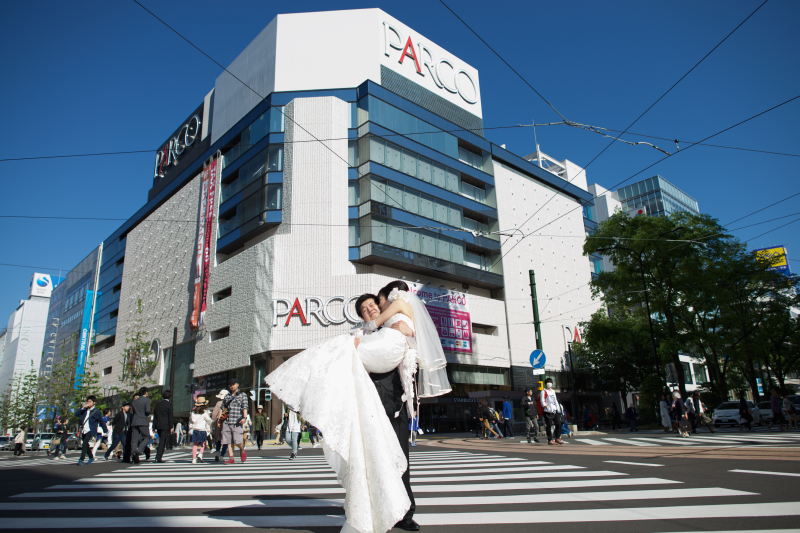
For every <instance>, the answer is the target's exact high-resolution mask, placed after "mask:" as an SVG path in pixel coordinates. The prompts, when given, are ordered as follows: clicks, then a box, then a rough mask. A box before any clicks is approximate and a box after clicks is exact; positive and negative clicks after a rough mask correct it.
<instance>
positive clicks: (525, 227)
mask: <svg viewBox="0 0 800 533" xmlns="http://www.w3.org/2000/svg"><path fill="white" fill-rule="evenodd" d="M310 34H311V35H314V36H315V39H313V41H312V40H309V39H306V38H304V37H303V36H304V35H310ZM331 50H335V51H336V57H337V58H346V60H343V61H338V60H332V58H331V55H330V53H329V51H331ZM228 70H229V71H230V72H231V73H232V74H234V75H235V76H236V77H237V78H239V80H241V81H238V80H236V79H235V78H233V77H232V76H231V75H230V74H229V73H227V72H225V73H223V74H222V75H220V77H219V78H218V79H217V80H216V83H215V86H214V87H213V89H212V90H211V91H210V92H208V93H207V94H206V96H205V98H204V99H203V101H202V103H200V104H199V105H198V106H197V107H196V109H195V111H194V112H193V113H192V114H190V115H189V116H188V118H187V119H186V121H184V122H183V123H182V124H181V125H180V127H179V128H178V129H177V130H176V131H175V133H174V134H173V135H172V136H170V137H169V138H168V139H167V141H165V143H164V146H163V148H162V149H161V150H160V151H159V152H158V155H157V156H156V161H155V165H154V177H153V188H152V189H151V190H150V192H149V194H148V202H147V203H146V204H145V206H143V207H142V209H141V210H140V211H139V212H138V213H136V215H134V216H133V217H132V218H131V219H130V220H129V221H128V222H126V223H125V224H123V225H122V226H121V227H120V228H119V229H118V230H117V231H116V232H114V234H112V235H111V236H110V237H109V239H107V240H106V241H104V243H103V253H102V259H101V262H100V272H99V280H100V282H99V290H100V291H101V293H102V299H101V300H102V303H101V304H100V308H99V309H98V310H97V312H96V315H97V320H96V327H95V331H96V334H97V335H96V347H95V353H96V357H95V358H94V359H95V361H96V363H97V370H98V371H99V372H100V374H101V376H102V377H101V385H112V386H113V385H116V384H118V383H119V380H120V378H121V375H122V369H123V366H124V365H123V362H124V360H123V352H124V348H125V345H126V342H125V339H126V335H128V334H129V333H130V332H131V331H133V330H134V328H136V327H139V328H141V329H142V330H144V331H146V332H147V336H148V338H151V339H152V340H153V346H154V352H153V354H152V355H151V358H152V359H154V360H156V361H157V362H158V365H157V367H156V369H155V370H154V372H153V379H154V381H155V382H156V383H158V384H159V385H161V386H163V387H164V388H171V389H172V390H173V393H174V401H175V405H176V412H177V413H179V414H180V413H185V412H186V411H188V408H189V400H190V396H191V394H192V393H193V392H196V391H197V390H200V391H203V393H204V394H205V395H206V396H207V397H208V395H210V394H213V393H214V392H215V391H216V390H218V389H219V388H221V387H224V386H225V384H226V382H227V380H228V378H229V377H231V376H237V377H238V378H239V380H240V383H242V384H243V387H244V388H250V387H254V386H257V384H258V383H259V382H260V380H263V377H264V376H265V375H266V374H267V373H269V372H270V371H272V370H273V369H275V368H276V367H277V366H278V365H280V364H281V363H282V362H283V361H284V360H285V359H286V358H289V357H291V356H292V355H294V354H296V353H298V352H299V351H302V350H303V349H305V348H308V347H310V346H312V345H314V344H316V343H319V342H321V341H323V340H325V339H327V338H329V337H331V336H333V335H337V334H342V333H347V332H348V331H349V330H350V329H351V328H352V327H353V326H354V325H355V324H357V323H358V322H359V320H360V318H359V317H358V316H356V314H355V310H354V309H353V302H354V300H355V298H357V297H358V296H359V295H361V294H362V293H375V292H377V291H378V289H380V288H381V287H382V286H384V285H385V284H387V283H388V282H390V281H393V280H396V279H403V280H405V281H406V282H407V283H408V284H409V285H410V286H411V287H412V288H413V290H418V291H421V293H423V294H427V295H428V298H427V299H428V300H429V309H430V308H431V306H432V307H437V306H438V307H440V308H441V309H437V310H434V311H433V312H432V315H434V316H435V318H436V319H437V320H440V323H439V325H440V329H441V336H442V342H443V346H444V347H445V350H446V355H447V358H448V363H449V372H450V378H451V381H452V382H453V388H454V391H453V393H452V394H451V395H448V396H446V397H442V398H438V399H434V400H433V401H432V402H431V403H428V404H426V405H425V406H424V408H423V411H422V426H423V427H424V428H425V427H427V428H429V429H431V430H435V431H453V430H465V429H466V428H467V424H468V423H470V421H471V413H472V412H473V411H474V408H475V402H476V401H477V399H478V398H480V397H486V398H492V399H495V400H496V399H498V398H500V397H502V396H504V395H506V394H508V395H511V396H518V397H520V396H521V395H522V392H521V391H522V389H523V388H525V387H528V386H534V387H535V381H534V377H533V375H532V373H531V364H530V362H529V358H530V354H531V352H532V351H533V350H534V349H536V335H535V329H534V325H533V312H532V305H533V303H532V299H531V289H530V275H529V271H530V270H534V271H535V275H536V282H537V287H538V298H539V301H538V305H539V310H540V319H541V331H542V338H541V342H542V349H543V350H544V351H545V353H547V354H548V359H547V361H548V362H547V366H546V368H545V371H546V373H547V375H551V374H552V375H553V376H556V377H559V376H562V375H566V370H567V367H566V366H565V364H566V363H565V358H564V352H565V349H566V344H565V339H566V338H565V334H564V326H568V327H570V328H574V327H575V326H576V325H577V323H578V322H580V321H582V320H586V319H588V317H589V316H590V315H591V314H592V313H593V312H594V311H595V310H596V309H597V308H598V307H599V303H597V302H593V301H592V299H591V294H590V290H589V287H588V282H589V281H590V279H591V267H590V262H589V261H588V260H587V258H586V257H583V255H582V243H583V237H584V235H585V233H586V231H587V228H589V227H591V226H592V225H593V224H594V223H593V222H592V221H591V220H587V219H586V218H585V216H584V215H585V213H586V210H585V209H584V206H585V205H589V204H591V201H592V195H591V194H590V193H589V192H588V191H587V190H586V185H585V178H584V180H583V182H582V184H580V183H579V184H578V185H576V184H575V183H569V182H568V180H566V179H564V178H562V177H560V176H558V175H556V174H554V173H553V172H550V171H547V170H543V169H542V168H540V167H538V166H537V165H534V164H533V163H531V162H529V161H526V160H525V159H524V158H522V157H519V156H517V155H514V154H512V153H510V152H508V151H506V150H505V149H503V148H501V147H499V146H496V145H494V144H492V143H490V142H489V141H487V140H486V139H485V138H484V137H483V136H482V127H483V118H482V109H481V97H480V81H479V76H478V71H477V70H476V69H475V68H473V67H472V66H470V65H468V64H466V63H465V62H463V61H462V60H460V59H459V58H458V57H457V56H456V55H454V54H453V53H451V52H449V51H447V50H445V49H443V48H441V47H439V46H438V45H436V44H434V43H433V42H431V41H429V40H428V39H427V38H425V37H424V36H422V35H420V34H418V33H416V32H415V31H414V30H412V29H411V28H409V27H408V26H406V25H404V24H403V23H401V22H400V21H398V20H397V19H394V18H393V17H391V16H389V15H388V14H386V13H385V12H383V11H381V10H378V9H366V10H355V11H340V12H325V13H309V14H296V15H280V16H278V17H276V19H274V20H273V21H272V22H271V23H270V24H269V25H268V26H267V27H266V28H265V29H264V30H263V31H262V32H261V33H260V34H259V35H258V36H257V37H256V38H255V39H254V40H253V42H252V43H251V44H250V45H249V46H248V47H247V48H246V49H245V50H244V51H243V52H242V54H241V55H240V56H239V57H238V58H237V59H236V60H234V62H233V63H232V64H231V65H230V66H229V67H228ZM245 84H246V86H245ZM187 148H191V150H188V149H187ZM556 219H557V220H556ZM554 221H555V222H554ZM545 225H546V227H544V228H543V229H540V227H543V226H545ZM512 228H513V229H514V231H513V232H507V231H504V230H511V229H512ZM537 230H538V231H537ZM528 233H533V234H532V235H530V236H528V237H525V238H523V237H522V236H523V235H525V234H528ZM197 287H199V293H198V289H197ZM198 294H199V297H198V296H196V295H198ZM203 296H205V308H204V310H202V312H201V308H203ZM445 301H447V302H449V304H448V305H443V304H442V302H445ZM437 313H439V314H437ZM201 317H202V319H201ZM201 321H202V323H201ZM445 321H447V322H445ZM137 323H138V324H139V326H137V325H136V324H137ZM536 379H537V380H538V377H537V378H536ZM559 382H560V383H562V382H563V383H565V381H564V378H563V377H562V378H560V380H559ZM262 394H263V393H262ZM258 403H267V405H265V407H266V408H267V409H268V412H269V413H270V415H269V416H270V417H271V419H272V420H275V421H277V419H278V417H280V412H281V410H282V409H283V406H282V404H281V403H280V401H279V400H278V399H277V398H272V401H271V402H266V400H265V397H264V396H261V397H259V400H258Z"/></svg>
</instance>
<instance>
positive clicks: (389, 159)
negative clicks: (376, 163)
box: [386, 143, 402, 171]
mask: <svg viewBox="0 0 800 533" xmlns="http://www.w3.org/2000/svg"><path fill="white" fill-rule="evenodd" d="M386 166H387V167H389V168H391V169H394V170H398V171H400V170H401V168H402V163H401V154H400V147H399V146H395V145H393V144H392V143H386Z"/></svg>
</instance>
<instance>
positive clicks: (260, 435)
mask: <svg viewBox="0 0 800 533" xmlns="http://www.w3.org/2000/svg"><path fill="white" fill-rule="evenodd" d="M253 431H255V432H256V446H258V449H259V450H260V449H261V446H262V445H263V444H264V434H265V433H266V432H267V431H269V418H267V415H266V413H264V406H263V405H259V406H258V409H257V410H256V418H255V421H254V424H253Z"/></svg>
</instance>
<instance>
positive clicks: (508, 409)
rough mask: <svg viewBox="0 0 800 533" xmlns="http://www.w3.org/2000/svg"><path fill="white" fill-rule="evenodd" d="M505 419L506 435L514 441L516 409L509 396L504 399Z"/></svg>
mask: <svg viewBox="0 0 800 533" xmlns="http://www.w3.org/2000/svg"><path fill="white" fill-rule="evenodd" d="M503 419H504V424H505V427H504V429H505V435H506V437H511V438H512V439H513V438H514V428H513V427H512V426H513V424H514V407H513V406H512V405H511V400H509V399H508V396H505V397H503Z"/></svg>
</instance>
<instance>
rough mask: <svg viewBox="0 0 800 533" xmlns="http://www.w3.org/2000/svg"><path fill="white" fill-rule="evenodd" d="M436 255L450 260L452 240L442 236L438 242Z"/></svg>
mask: <svg viewBox="0 0 800 533" xmlns="http://www.w3.org/2000/svg"><path fill="white" fill-rule="evenodd" d="M436 257H438V258H439V259H443V260H445V261H450V241H447V240H445V239H442V238H440V239H439V241H438V242H437V243H436Z"/></svg>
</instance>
